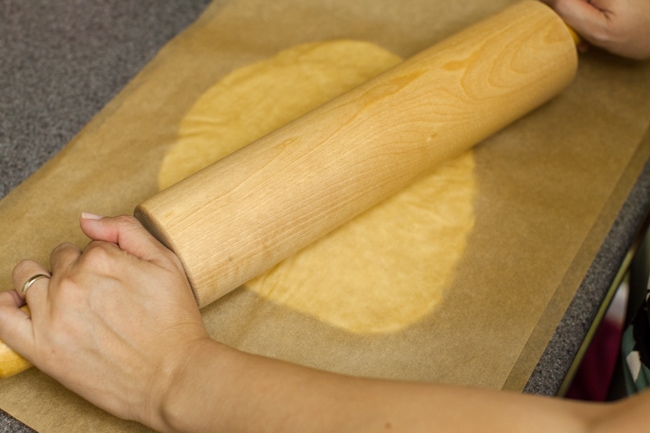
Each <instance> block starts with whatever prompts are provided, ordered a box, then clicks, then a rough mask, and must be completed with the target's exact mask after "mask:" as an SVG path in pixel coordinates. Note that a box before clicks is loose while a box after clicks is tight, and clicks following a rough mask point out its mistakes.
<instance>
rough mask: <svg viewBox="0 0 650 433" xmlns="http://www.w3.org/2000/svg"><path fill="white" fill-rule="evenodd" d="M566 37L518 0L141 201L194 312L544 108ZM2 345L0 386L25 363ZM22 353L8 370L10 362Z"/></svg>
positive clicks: (551, 17)
mask: <svg viewBox="0 0 650 433" xmlns="http://www.w3.org/2000/svg"><path fill="white" fill-rule="evenodd" d="M576 69H577V52H576V41H575V39H574V36H573V35H572V32H571V31H570V30H569V28H568V27H567V26H566V25H565V24H564V22H563V21H562V20H561V19H560V18H559V17H558V16H557V15H556V14H555V13H554V12H553V10H552V9H550V8H549V7H547V6H546V5H544V4H542V3H539V2H537V1H533V0H526V1H523V2H521V3H517V4H515V5H513V6H510V7H508V8H507V9H505V10H503V11H502V12H500V13H498V14H496V15H494V16H492V17H489V18H487V19H485V20H484V21H481V22H479V23H477V24H475V25H473V26H471V27H469V28H467V29H465V30H463V31H462V32H460V33H458V34H456V35H453V36H451V37H450V38H448V39H446V40H444V41H442V42H440V43H438V44H436V45H434V46H433V47H431V48H428V49H427V50H425V51H423V52H421V53H419V54H417V55H415V56H414V57H412V58H410V59H408V60H406V61H404V62H403V63H401V64H399V65H398V66H396V67H394V68H393V69H391V70H388V71H387V72H385V73H383V74H381V75H379V76H378V77H376V78H374V79H372V80H370V81H368V82H366V83H364V84H362V85H360V86H359V87H357V88H355V89H353V90H351V91H349V92H348V93H346V94H344V95H342V96H340V97H338V98H336V99H334V100H332V101H330V102H328V103H326V104H324V105H322V106H321V107H319V108H317V109H315V110H314V111H312V112H310V113H308V114H306V115H304V116H302V117H300V118H298V119H297V120H295V121H293V122H291V123H289V124H287V125H286V126H284V127H282V128H281V129H278V130H277V131H274V132H272V133H270V134H268V135H266V136H265V137H262V138H261V139H259V140H257V141H255V142H254V143H252V144H249V145H248V146H246V147H244V148H242V149H240V150H239V151H237V152H235V153H233V154H231V155H229V156H228V157H226V158H224V159H222V160H220V161H218V162H216V163H214V164H213V165H211V166H209V167H207V168H205V169H203V170H202V171H200V172H198V173H196V174H194V175H192V176H190V177H189V178H187V179H185V180H183V181H181V182H179V183H177V184H176V185H173V186H172V187H170V188H168V189H166V190H164V191H161V192H160V193H158V194H156V195H154V196H153V197H151V198H149V199H147V200H146V201H144V202H143V203H141V204H140V205H139V206H137V208H136V209H135V216H136V217H137V218H138V219H139V220H140V221H141V222H142V223H143V224H144V226H145V227H146V228H147V229H148V230H149V231H150V232H151V233H152V234H153V235H154V236H155V237H156V238H158V239H159V240H160V241H161V242H162V243H163V244H165V245H166V246H167V247H168V248H170V249H171V250H172V251H174V252H175V253H176V254H177V255H178V257H179V258H180V259H181V261H182V263H183V266H184V268H185V271H186V273H187V277H188V279H189V281H190V284H191V286H192V290H193V292H194V295H195V297H196V300H197V303H198V305H199V307H204V306H206V305H208V304H209V303H211V302H213V301H214V300H216V299H218V298H219V297H221V296H223V295H225V294H227V293H228V292H230V291H232V290H233V289H235V288H237V287H239V286H241V285H242V284H244V283H246V282H247V281H249V280H250V279H252V278H254V277H255V276H257V275H259V274H261V273H263V272H264V271H266V270H268V269H270V268H271V267H272V266H274V265H276V264H277V263H279V262H280V261H282V260H283V259H285V258H287V257H289V256H291V255H292V254H294V253H296V252H298V251H299V250H301V249H302V248H304V247H305V246H307V245H309V244H311V243H312V242H314V241H315V240H317V239H319V238H321V237H322V236H324V235H325V234H327V233H329V232H331V231H332V230H334V229H335V228H337V227H339V226H341V225H342V224H344V223H346V222H348V221H350V220H351V219H353V218H354V217H355V216H357V215H359V214H361V213H362V212H364V211H365V210H367V209H369V208H371V207H372V206H374V205H375V204H377V203H379V202H381V201H382V200H384V199H386V198H387V197H389V196H391V195H393V194H395V193H397V192H398V191H400V190H401V189H403V188H404V187H406V186H407V185H409V184H410V183H412V182H413V181H415V180H416V179H418V178H419V177H421V176H423V175H425V174H426V173H428V172H430V171H431V170H432V169H433V168H435V167H436V166H437V165H439V164H440V163H442V162H444V161H446V160H448V159H450V158H453V157H455V156H457V155H459V154H460V153H462V152H463V151H465V150H467V149H469V148H470V147H472V146H474V145H476V144H477V143H479V142H481V141H482V140H483V139H485V138H487V137H488V136H490V135H492V134H493V133H495V132H497V131H498V130H500V129H502V128H503V127H505V126H506V125H508V124H510V123H512V122H513V121H515V120H516V119H518V118H520V117H522V116H523V115H525V114H526V113H528V112H530V111H531V110H533V109H535V108H536V107H539V106H540V105H542V104H544V103H545V102H547V101H548V100H550V99H551V98H553V97H554V96H555V95H557V94H558V93H559V92H561V91H562V90H563V89H564V88H565V87H566V86H568V85H569V83H570V82H571V81H572V80H573V77H574V76H575V73H576ZM8 352H10V351H5V352H4V353H3V352H2V349H0V357H2V358H3V359H4V360H2V359H0V377H7V376H10V375H13V374H15V373H17V372H19V371H22V370H23V369H25V368H27V366H29V364H28V363H27V361H25V360H24V359H22V358H20V357H19V355H16V354H15V353H14V354H11V353H8ZM14 355H15V357H17V358H20V359H19V360H18V361H19V362H16V361H15V360H14V362H13V364H12V365H9V363H8V362H7V361H6V360H7V359H9V358H10V356H14Z"/></svg>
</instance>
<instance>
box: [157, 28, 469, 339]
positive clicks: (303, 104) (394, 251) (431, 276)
mask: <svg viewBox="0 0 650 433" xmlns="http://www.w3.org/2000/svg"><path fill="white" fill-rule="evenodd" d="M400 61H401V59H400V58H399V57H397V56H395V55H394V54H392V53H390V52H388V51H386V50H384V49H382V48H380V47H378V46H376V45H373V44H370V43H367V42H361V41H350V40H340V41H330V42H321V43H311V44H306V45H300V46H297V47H294V48H290V49H288V50H285V51H282V52H280V53H278V54H277V55H276V56H274V57H272V58H270V59H268V60H265V61H262V62H260V63H256V64H253V65H250V66H247V67H244V68H241V69H239V70H236V71H234V72H233V73H231V74H229V75H228V76H226V77H225V78H223V79H222V80H221V81H219V82H218V83H216V84H215V85H214V86H213V87H211V88H210V89H208V90H207V91H206V92H205V93H204V94H203V95H202V96H201V97H200V98H199V99H198V100H197V101H196V103H195V104H194V106H193V107H192V108H191V109H190V111H189V112H188V113H187V115H186V116H185V118H184V119H183V121H182V122H181V126H180V129H179V137H178V141H177V143H176V145H175V146H173V147H172V148H171V149H170V150H169V151H168V153H167V154H166V156H165V158H164V161H163V164H162V167H161V170H160V174H159V186H160V188H161V189H162V188H165V187H167V186H169V185H171V184H173V183H175V182H177V181H179V180H181V179H183V178H185V177H186V176H188V175H190V174H192V173H194V172H196V171H198V170H200V169H201V168H203V167H205V166H207V165H208V164H210V163H212V162H214V161H216V160H218V159H220V158H223V157H224V156H226V155H228V154H230V153H231V152H234V151H236V150H237V149H239V148H241V147H243V146H245V145H246V144H248V143H250V142H252V141H254V140H256V139H258V138H260V137H262V136H263V135H265V134H267V133H269V132H271V131H273V130H275V129H277V128H279V127H281V126H282V125H284V124H286V123H288V122H290V121H291V120H293V119H295V118H297V117H299V116H301V115H302V114H304V113H306V112H308V111H310V110H311V109H313V108H315V107H317V106H319V105H321V104H323V103H324V102H326V101H328V100H330V99H332V98H334V97H336V96H338V95H339V94H341V93H343V92H345V91H347V90H349V89H351V88H352V87H354V86H356V85H358V84H361V83H362V82H364V81H366V80H368V79H370V78H372V77H374V76H376V75H378V74H379V73H381V72H383V71H384V70H386V69H388V68H390V67H392V66H394V65H396V64H397V63H399V62H400ZM473 171H474V158H473V154H472V152H467V153H465V154H463V155H461V156H460V157H458V158H456V159H455V160H452V161H449V162H448V163H447V164H445V165H443V166H441V167H439V168H438V169H437V170H436V171H435V172H434V173H431V174H430V175H428V176H427V177H425V178H423V179H421V180H419V181H418V182H417V183H415V184H413V185H412V186H410V187H409V188H407V189H405V190H404V191H402V192H401V193H400V194H398V195H396V196H394V197H392V198H390V199H388V200H386V201H384V202H383V203H381V204H380V205H378V206H375V207H374V208H373V209H371V210H370V211H368V212H366V213H364V214H362V215H361V216H359V217H358V218H356V219H355V220H353V221H351V222H350V223H348V224H346V225H344V226H343V227H341V228H339V229H337V230H336V231H334V232H332V233H331V234H330V235H328V236H326V237H325V238H323V239H321V240H320V241H318V242H316V243H314V244H312V245H311V246H309V247H307V248H306V249H304V250H302V251H301V252H300V253H298V254H296V255H295V256H293V257H291V258H289V259H287V260H285V261H284V262H282V263H280V264H278V265H277V266H275V267H274V268H273V269H271V270H270V271H268V272H267V273H265V274H263V275H261V276H259V277H258V278H255V279H254V280H252V281H250V282H248V283H247V284H246V288H247V289H248V290H252V291H255V292H256V293H258V294H259V295H260V296H262V297H264V298H267V299H269V300H270V301H272V302H275V303H277V304H280V305H284V306H286V307H289V308H292V309H294V310H297V311H299V312H301V313H303V314H307V315H310V316H312V317H315V318H317V319H318V320H320V321H322V322H324V323H327V324H329V325H332V326H336V327H338V328H341V329H344V330H346V331H350V332H354V333H358V334H373V333H390V332H397V331H400V330H402V329H404V328H406V327H408V326H409V325H411V324H413V323H415V322H417V321H419V320H421V319H422V318H424V317H426V316H427V315H428V314H430V313H431V312H432V311H433V310H434V308H435V307H436V305H437V304H439V303H440V302H441V301H442V299H443V294H444V288H445V287H446V286H447V285H448V283H449V281H450V279H451V278H452V277H453V272H454V270H455V267H456V264H457V263H458V261H459V259H460V258H461V257H462V254H463V251H464V249H465V245H466V238H467V235H468V234H469V232H470V231H471V229H472V227H473V224H474V212H473V199H474V195H475V190H476V187H475V182H474V175H473Z"/></svg>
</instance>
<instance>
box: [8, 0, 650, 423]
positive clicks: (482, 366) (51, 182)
mask: <svg viewBox="0 0 650 433" xmlns="http://www.w3.org/2000/svg"><path fill="white" fill-rule="evenodd" d="M510 3H513V1H511V0H496V1H493V2H484V1H482V0H464V1H457V2H447V1H442V0H404V1H401V2H392V1H387V0H386V1H384V0H359V1H356V2H349V1H344V0H309V1H306V0H276V1H273V2H268V1H263V0H238V1H232V2H230V3H228V4H226V5H225V6H224V5H223V2H220V3H218V4H217V3H215V4H213V5H212V6H211V7H209V8H208V9H207V11H206V12H205V14H204V15H203V16H202V17H201V18H200V19H199V20H198V21H197V22H196V23H195V24H194V25H193V26H191V27H190V28H189V29H188V30H186V31H185V32H184V33H182V34H181V35H179V36H178V37H177V38H176V39H174V40H173V41H171V42H170V43H169V44H168V45H167V46H166V47H165V48H164V49H163V50H162V51H161V52H160V53H159V55H158V56H157V57H156V58H155V59H154V60H153V61H152V62H151V63H150V64H149V65H148V66H147V67H146V68H145V69H144V70H143V71H142V72H141V73H140V74H139V75H138V76H137V77H136V78H135V79H134V80H133V81H132V82H131V83H130V84H129V85H128V86H127V87H126V88H125V89H124V91H123V92H122V93H121V94H120V95H118V96H117V97H116V98H115V99H114V100H113V101H112V102H111V103H110V104H108V106H107V107H106V108H105V109H104V110H103V111H102V112H101V113H100V114H99V115H98V116H96V118H95V119H93V120H92V121H91V122H90V123H89V124H88V125H87V127H86V128H85V129H84V130H83V131H82V132H81V133H80V134H79V135H78V136H77V137H76V138H75V139H74V140H73V141H72V142H71V143H70V144H68V146H67V147H66V148H65V149H64V150H63V151H61V152H60V153H59V154H58V155H57V156H56V157H55V158H54V159H53V160H51V161H50V162H48V163H47V164H46V165H45V166H44V167H43V168H42V169H41V170H39V171H38V172H37V173H36V174H35V175H34V176H32V177H31V178H30V179H28V180H27V181H26V182H25V183H23V184H22V185H20V186H19V187H18V188H16V189H15V190H14V191H13V192H12V193H11V194H9V195H8V196H7V197H6V198H5V199H4V200H2V202H0V239H2V242H3V248H2V249H0V287H5V288H9V287H11V279H10V277H11V270H12V268H13V266H14V264H15V263H16V262H17V261H18V260H20V259H22V258H26V257H30V258H33V259H36V260H40V261H42V262H43V263H47V262H48V257H49V252H50V251H51V249H52V248H53V247H55V246H56V245H57V244H59V243H60V242H63V241H70V240H71V241H73V242H75V243H77V244H78V245H79V246H83V245H85V243H86V240H85V239H84V237H83V235H82V234H81V232H80V231H79V229H78V223H77V221H78V216H79V214H80V213H81V212H82V211H90V212H95V213H99V214H104V215H115V214H121V213H131V212H132V210H133V208H134V207H135V205H136V204H137V203H139V202H140V201H142V200H143V199H145V198H146V197H148V196H150V195H152V194H154V193H155V192H156V175H157V172H158V169H159V166H160V163H161V159H162V157H163V155H164V152H165V151H166V149H168V148H169V146H171V145H173V143H174V140H175V135H176V129H177V126H178V123H179V121H180V119H181V118H182V116H183V114H184V113H185V112H187V110H188V109H189V108H190V107H191V105H192V104H193V102H194V101H195V100H196V99H197V98H198V97H199V95H201V94H202V92H203V91H205V90H206V89H207V88H209V87H210V86H211V85H212V84H214V83H215V82H216V81H218V80H219V79H220V78H221V77H223V76H224V75H225V74H227V73H228V72H230V71H232V70H234V69H236V68H238V67H241V66H243V65H246V64H249V63H251V62H255V61H258V60H261V59H264V58H267V57H269V56H271V55H273V54H274V53H276V52H277V51H279V50H282V49H285V48H288V47H291V46H294V45H297V44H300V43H305V42H311V41H321V40H330V39H337V38H349V39H360V40H367V41H370V42H373V43H376V44H379V45H381V46H383V47H385V48H387V49H389V50H391V51H393V52H395V53H396V54H398V55H400V56H403V57H407V56H410V55H412V54H414V53H416V52H418V51H419V50H421V49H424V48H425V47H428V46H430V45H432V44H433V43H435V42H436V41H438V40H440V39H442V38H444V37H445V36H448V35H450V34H452V33H454V32H456V31H458V30H460V29H462V28H464V27H466V26H467V25H469V24H472V23H474V22H475V21H477V20H479V19H480V18H483V17H485V16H487V15H489V14H491V13H494V12H496V11H499V10H501V9H503V8H504V7H505V6H507V5H508V4H510ZM649 120H650V64H648V63H642V64H639V63H633V62H628V61H625V60H621V59H618V58H615V57H613V56H610V55H607V54H604V53H601V52H598V51H595V52H591V53H588V54H586V55H583V56H582V57H581V64H580V69H579V73H578V77H577V79H576V81H575V83H574V84H573V85H572V86H571V87H570V88H569V89H568V90H567V91H565V92H564V93H563V94H561V95H560V96H559V97H558V98H556V99H555V100H553V101H552V102H550V103H549V104H547V105H545V106H544V107H542V108H540V109H538V110H536V111H535V112H533V113H531V114H530V115H528V116H526V117H525V118H523V119H521V120H520V121H518V122H516V123H515V124H513V125H511V126H510V127H508V128H506V129H505V130H503V131H502V132H500V133H498V134H497V135H495V136H493V137H492V138H490V139H488V140H487V141H486V142H484V143H482V144H480V145H479V146H478V147H477V149H476V158H477V169H476V170H477V172H476V176H477V181H478V185H479V193H478V198H477V200H476V203H475V207H476V213H477V216H476V218H477V219H476V225H475V228H474V231H473V232H472V234H471V235H470V238H469V242H468V247H467V250H466V254H465V256H464V258H463V259H462V261H461V263H460V264H459V266H458V268H457V270H456V274H455V276H454V278H453V282H452V284H451V286H450V287H449V288H448V289H447V294H446V298H445V301H444V302H443V304H442V306H440V307H439V308H437V309H436V310H435V311H433V313H432V314H431V315H430V316H429V317H427V318H426V319H425V320H423V321H421V322H420V323H418V324H416V325H413V326H411V327H409V328H408V329H406V330H404V331H402V332H399V333H396V334H388V335H374V336H360V335H353V334H349V333H346V332H344V331H341V330H338V329H334V328H332V327H329V326H327V325H325V324H323V323H320V322H318V321H316V320H315V319H313V318H310V317H307V316H304V315H301V314H300V313H297V312H294V311H291V310H289V309H287V308H283V307H280V306H277V305H274V304H272V303H270V302H268V301H265V300H263V299H260V298H259V297H257V296H256V295H255V294H254V293H252V292H250V291H248V290H246V289H245V288H241V289H238V290H236V291H234V292H233V293H231V294H230V295H228V296H226V297H224V298H222V299H221V300H219V301H217V302H216V303H214V304H212V305H210V306H208V307H206V308H205V309H204V310H203V315H204V320H205V323H206V325H207V327H208V329H209V330H210V332H211V335H212V336H213V337H214V338H215V339H218V340H220V341H223V342H226V343H228V344H231V345H233V346H236V347H238V348H240V349H242V350H246V351H250V352H255V353H260V354H264V355H268V356H272V357H277V358H281V359H286V360H289V361H292V362H297V363H301V364H305V365H310V366H313V367H317V368H322V369H326V370H331V371H337V372H343V373H348V374H354V375H363V376H375V377H385V378H401V379H408V380H418V381H430V382H441V383H454V384H469V385H475V386H480V387H486V388H495V389H511V390H521V389H522V388H523V386H524V384H525V383H526V380H527V379H528V376H529V375H530V373H531V372H532V370H533V368H534V366H535V364H536V363H537V361H538V359H539V356H540V355H541V353H542V351H543V350H544V347H545V346H546V344H547V342H548V340H549V339H550V337H551V335H552V333H553V331H554V329H555V327H556V326H557V324H558V322H559V320H560V319H561V317H562V314H563V313H564V311H565V309H566V307H567V306H568V303H569V302H570V300H571V298H572V296H573V294H574V293H575V290H576V289H577V287H578V285H579V284H580V282H581V281H582V279H583V277H584V274H585V272H586V270H587V268H588V267H589V265H590V263H591V262H592V260H593V258H594V255H595V253H596V252H597V251H598V248H599V247H600V244H601V243H602V240H603V239H604V236H605V234H606V233H607V231H608V229H609V227H610V225H611V223H612V222H613V220H614V218H615V216H616V215H617V213H618V211H619V209H620V207H621V205H622V203H623V202H624V200H625V198H626V196H627V194H628V192H629V190H630V188H631V186H632V185H633V183H634V181H635V180H636V178H637V176H638V174H639V172H640V170H641V168H642V167H643V164H644V163H645V161H646V160H647V158H648V155H650V137H648V136H647V131H648V125H649V123H650V121H649ZM644 135H645V138H644ZM0 407H1V408H2V409H4V410H5V411H7V412H9V413H10V414H12V415H13V416H15V417H17V418H18V419H20V420H21V421H23V422H25V423H26V424H28V425H30V426H32V427H33V428H35V429H37V430H39V431H41V432H56V431H65V432H76V431H105V432H110V431H129V430H133V431H138V430H146V429H144V428H143V427H142V426H139V425H137V424H134V423H128V422H124V421H120V420H117V419H115V418H113V417H111V416H110V415H108V414H106V413H104V412H103V411H101V410H99V409H97V408H95V407H93V406H92V405H90V404H88V403H85V402H83V401H82V400H81V399H80V398H78V397H76V396H75V395H73V394H72V393H70V392H68V391H67V390H65V389H64V388H63V387H61V386H60V385H58V384H56V383H55V382H54V381H52V380H51V379H49V378H48V377H47V376H45V375H43V374H42V373H40V372H39V371H37V370H36V369H31V370H30V371H28V372H25V373H23V374H20V375H18V376H16V377H14V378H11V379H9V380H6V381H4V382H2V383H1V384H0Z"/></svg>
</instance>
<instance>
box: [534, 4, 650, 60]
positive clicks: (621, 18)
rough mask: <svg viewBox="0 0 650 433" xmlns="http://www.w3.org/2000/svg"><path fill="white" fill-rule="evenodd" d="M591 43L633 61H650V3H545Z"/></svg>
mask: <svg viewBox="0 0 650 433" xmlns="http://www.w3.org/2000/svg"><path fill="white" fill-rule="evenodd" d="M542 1H543V2H544V3H546V4H548V5H549V6H551V7H552V8H553V9H555V11H556V12H557V13H558V15H560V16H561V17H562V19H563V20H564V21H565V22H566V23H567V24H568V25H569V26H571V27H572V28H573V29H574V30H575V31H576V32H578V34H580V36H581V37H582V38H584V39H585V40H586V41H587V42H588V43H589V44H591V45H593V46H596V47H599V48H603V49H605V50H607V51H609V52H611V53H613V54H617V55H620V56H623V57H628V58H631V59H637V60H644V59H648V58H650V0H542Z"/></svg>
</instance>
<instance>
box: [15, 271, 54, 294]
mask: <svg viewBox="0 0 650 433" xmlns="http://www.w3.org/2000/svg"><path fill="white" fill-rule="evenodd" d="M41 278H47V279H50V278H51V277H50V276H49V275H47V274H36V275H34V276H33V277H31V278H30V279H29V280H27V281H25V284H23V288H22V289H21V290H20V291H21V293H22V294H23V296H25V294H27V290H28V289H29V288H30V287H32V284H34V283H35V282H37V281H38V280H40V279H41Z"/></svg>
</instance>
